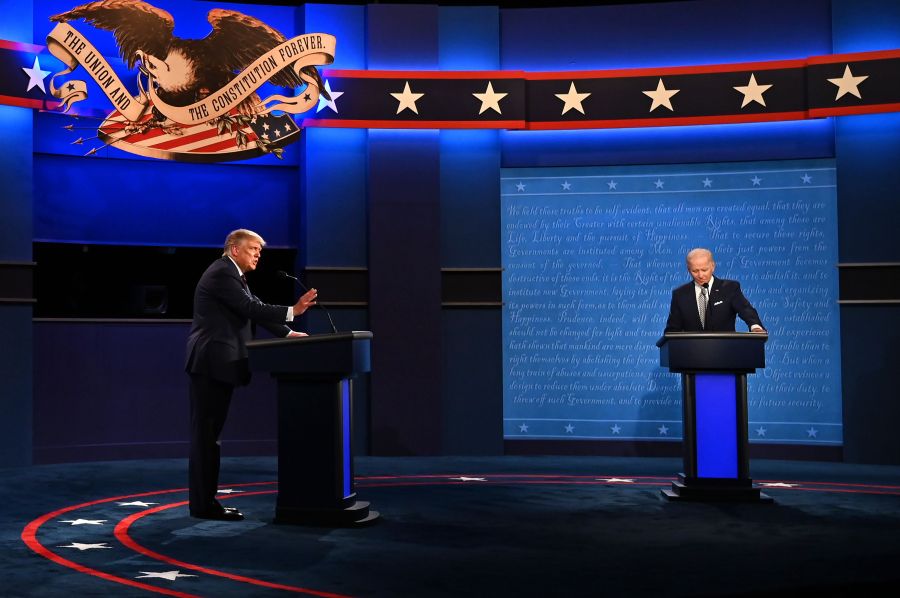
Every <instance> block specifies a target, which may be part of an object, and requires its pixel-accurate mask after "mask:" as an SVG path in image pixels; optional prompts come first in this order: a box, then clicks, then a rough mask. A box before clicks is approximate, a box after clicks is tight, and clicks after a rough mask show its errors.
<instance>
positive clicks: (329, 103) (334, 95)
mask: <svg viewBox="0 0 900 598" xmlns="http://www.w3.org/2000/svg"><path fill="white" fill-rule="evenodd" d="M325 91H326V92H327V93H328V95H329V96H330V97H331V99H330V100H326V99H325V94H319V105H318V106H316V112H317V113H318V112H321V111H322V110H323V109H324V108H329V109H331V110H332V111H333V112H334V113H335V114H337V113H338V109H337V104H336V103H335V102H336V101H337V99H338V98H339V97H341V96H342V95H344V92H343V91H334V90H332V89H331V81H329V80H328V79H326V80H325Z"/></svg>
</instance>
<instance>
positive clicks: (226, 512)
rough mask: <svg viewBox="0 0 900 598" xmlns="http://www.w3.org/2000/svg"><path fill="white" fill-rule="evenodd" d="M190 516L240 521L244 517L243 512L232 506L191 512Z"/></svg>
mask: <svg viewBox="0 0 900 598" xmlns="http://www.w3.org/2000/svg"><path fill="white" fill-rule="evenodd" d="M191 517H194V518H196V519H216V520H219V521H240V520H242V519H243V518H244V514H243V513H241V512H240V511H238V510H237V509H235V508H234V507H223V508H222V509H221V510H213V511H203V512H200V513H191Z"/></svg>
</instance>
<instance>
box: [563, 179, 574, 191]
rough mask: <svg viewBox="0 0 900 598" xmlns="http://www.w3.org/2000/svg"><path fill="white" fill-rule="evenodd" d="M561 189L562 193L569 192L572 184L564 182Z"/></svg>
mask: <svg viewBox="0 0 900 598" xmlns="http://www.w3.org/2000/svg"><path fill="white" fill-rule="evenodd" d="M562 188H563V191H569V190H570V189H571V188H572V183H570V182H569V181H565V182H564V183H563V184H562Z"/></svg>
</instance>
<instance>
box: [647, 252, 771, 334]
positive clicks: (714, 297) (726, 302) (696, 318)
mask: <svg viewBox="0 0 900 598" xmlns="http://www.w3.org/2000/svg"><path fill="white" fill-rule="evenodd" d="M686 262H687V270H688V273H689V274H690V275H691V278H692V279H693V280H692V281H691V282H689V283H687V284H685V285H682V286H680V287H678V288H677V289H675V290H673V291H672V305H671V307H670V308H669V319H668V320H667V321H666V329H665V332H701V331H706V332H734V323H735V319H736V317H737V316H740V318H741V319H742V320H743V321H744V322H746V323H747V326H749V327H750V332H765V331H766V330H765V328H763V325H762V322H761V321H760V319H759V314H758V313H756V310H755V309H754V308H753V306H752V305H750V302H749V301H748V300H747V298H746V297H744V294H743V293H742V292H741V283H739V282H737V281H736V280H725V279H724V278H714V277H713V272H715V270H716V262H715V260H714V259H713V254H712V252H711V251H710V250H709V249H703V248H697V249H693V250H691V251H690V252H689V253H688V254H687V258H686Z"/></svg>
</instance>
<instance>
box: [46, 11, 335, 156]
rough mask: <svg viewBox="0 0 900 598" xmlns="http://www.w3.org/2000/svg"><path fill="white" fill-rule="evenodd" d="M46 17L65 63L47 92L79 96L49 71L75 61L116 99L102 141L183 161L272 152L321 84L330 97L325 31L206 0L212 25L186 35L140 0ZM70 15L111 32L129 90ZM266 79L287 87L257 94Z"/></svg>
mask: <svg viewBox="0 0 900 598" xmlns="http://www.w3.org/2000/svg"><path fill="white" fill-rule="evenodd" d="M50 20H51V21H53V22H55V23H57V25H56V28H55V29H54V30H53V31H52V32H51V34H50V35H49V36H48V38H47V41H48V49H49V50H50V52H51V53H53V55H54V56H56V57H57V58H59V59H60V60H62V61H63V62H64V63H66V65H67V66H68V67H69V68H68V69H67V70H65V71H62V72H60V73H57V74H56V75H54V78H53V80H51V93H53V95H54V96H55V97H57V98H58V99H59V100H60V101H61V104H62V107H63V109H64V110H65V111H68V110H69V109H70V108H71V107H72V105H73V104H75V103H76V102H78V101H81V100H83V99H85V98H86V97H87V86H86V84H85V82H84V81H77V80H74V81H68V82H66V83H65V84H63V85H62V86H61V87H59V88H57V87H56V84H55V79H56V77H59V76H62V75H66V74H68V73H70V72H72V71H74V70H76V69H77V68H79V67H82V68H84V69H85V70H86V71H87V72H88V73H89V74H90V76H91V78H92V79H93V80H94V81H95V82H96V83H97V84H98V85H99V86H100V89H101V90H102V91H103V93H104V94H106V96H107V97H108V98H109V99H110V101H111V102H112V103H113V105H114V106H115V110H114V111H113V112H112V113H110V114H109V115H108V116H107V117H106V118H105V119H104V120H103V123H102V124H101V125H100V126H99V127H98V138H99V139H100V140H101V141H103V142H104V143H105V145H104V146H103V147H107V146H113V147H117V148H119V149H123V150H125V151H129V152H132V153H137V154H142V155H147V156H153V157H158V158H165V159H174V160H188V161H225V160H240V159H246V158H249V157H254V156H258V155H262V154H266V153H271V154H274V155H275V156H277V157H279V158H280V157H281V154H282V152H283V149H282V148H283V147H284V146H285V145H287V144H289V143H291V142H293V141H296V140H297V139H298V138H299V133H300V129H299V127H298V126H297V125H296V123H295V122H294V120H293V119H292V118H291V117H290V116H289V114H299V113H302V112H305V111H307V110H309V109H310V108H312V107H314V106H315V105H316V104H317V103H318V98H319V95H320V94H321V95H322V96H323V97H324V98H325V99H330V98H329V96H328V92H327V91H326V90H325V88H324V85H323V83H322V78H321V76H320V74H319V71H318V68H317V65H323V64H330V63H331V62H332V61H333V55H334V45H335V42H334V37H333V36H330V35H327V34H321V33H320V34H306V35H299V36H296V37H294V38H291V39H287V38H286V37H285V36H284V35H283V34H282V33H281V32H279V31H278V30H276V29H274V28H272V27H270V26H269V25H267V24H266V23H264V22H262V21H260V20H259V19H256V18H255V17H252V16H249V15H246V14H243V13H241V12H237V11H234V10H226V9H221V8H214V9H212V10H210V11H209V14H208V15H207V20H208V21H209V24H210V25H211V27H212V30H211V31H210V33H209V34H208V35H207V36H206V37H204V38H201V39H184V38H180V37H177V36H175V35H174V30H175V19H174V18H173V17H172V15H171V14H169V13H168V12H166V11H165V10H162V9H160V8H157V7H155V6H153V5H151V4H149V3H147V2H144V1H142V0H98V1H96V2H88V3H86V4H82V5H80V6H76V7H75V8H73V9H71V10H68V11H66V12H63V13H60V14H56V15H53V16H52V17H50ZM74 21H84V22H85V23H87V24H88V25H91V26H93V27H95V28H97V29H102V30H106V31H110V32H112V34H113V36H114V37H115V40H116V45H117V47H118V50H119V54H120V57H121V58H122V60H123V61H124V64H125V66H126V67H127V68H128V69H129V70H132V71H134V70H135V69H136V70H137V74H136V79H137V89H138V93H137V94H133V93H131V92H130V91H129V90H128V89H127V87H126V86H125V85H124V84H123V83H122V81H121V79H120V78H119V76H118V74H117V73H116V72H115V71H114V70H113V68H112V67H111V66H110V65H109V63H108V62H107V60H106V58H105V57H103V56H102V55H101V53H100V52H98V51H97V50H96V49H95V48H94V47H93V45H92V44H91V43H90V42H89V41H88V40H87V38H86V37H85V36H84V35H82V34H81V33H80V32H79V31H78V30H76V29H75V28H74V27H73V26H72V24H71V23H72V22H74ZM265 83H270V84H271V85H274V86H276V87H281V88H287V89H288V90H290V91H289V93H291V94H293V95H282V94H273V95H271V96H269V97H267V98H265V99H262V98H260V95H259V93H258V91H259V89H260V87H261V86H262V85H264V84H265ZM273 111H280V112H282V113H283V114H281V115H279V116H276V115H275V114H273V113H272V112H273ZM99 149H102V148H94V149H93V150H91V151H90V152H88V154H89V155H90V154H94V153H96V152H97V151H98V150H99Z"/></svg>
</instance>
